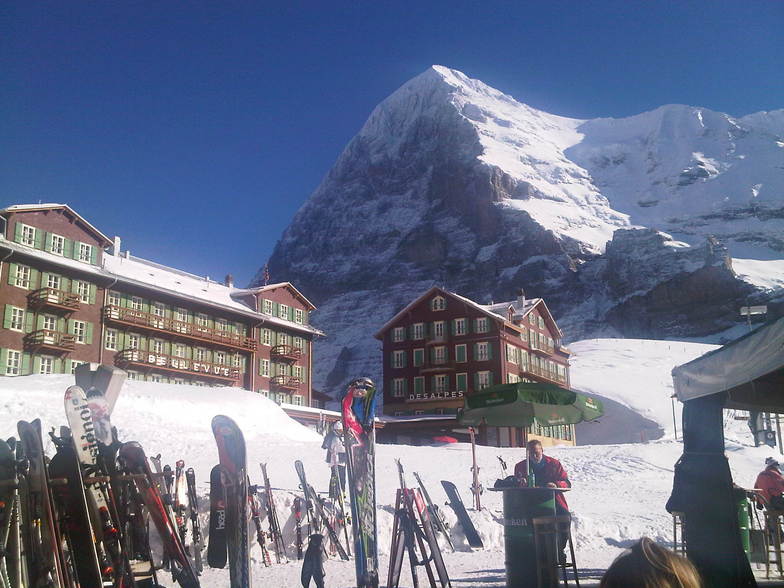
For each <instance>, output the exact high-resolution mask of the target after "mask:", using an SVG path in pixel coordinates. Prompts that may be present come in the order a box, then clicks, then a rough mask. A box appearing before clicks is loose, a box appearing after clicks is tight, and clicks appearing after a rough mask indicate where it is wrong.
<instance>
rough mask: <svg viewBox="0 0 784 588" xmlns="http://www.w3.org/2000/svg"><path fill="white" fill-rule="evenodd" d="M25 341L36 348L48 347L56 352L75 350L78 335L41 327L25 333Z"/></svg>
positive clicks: (27, 344)
mask: <svg viewBox="0 0 784 588" xmlns="http://www.w3.org/2000/svg"><path fill="white" fill-rule="evenodd" d="M24 343H25V345H26V346H27V347H30V348H34V349H47V350H50V351H55V352H62V351H73V349H74V346H75V345H76V336H74V335H69V334H68V333H61V332H59V331H51V330H49V329H40V330H38V331H33V332H32V333H28V334H27V335H25V338H24Z"/></svg>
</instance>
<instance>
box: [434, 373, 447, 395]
mask: <svg viewBox="0 0 784 588" xmlns="http://www.w3.org/2000/svg"><path fill="white" fill-rule="evenodd" d="M448 391H449V376H447V375H446V374H437V375H435V376H433V392H439V393H442V392H448Z"/></svg>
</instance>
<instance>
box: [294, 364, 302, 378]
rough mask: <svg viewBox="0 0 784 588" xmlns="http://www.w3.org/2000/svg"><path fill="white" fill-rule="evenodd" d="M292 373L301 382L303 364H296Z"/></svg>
mask: <svg viewBox="0 0 784 588" xmlns="http://www.w3.org/2000/svg"><path fill="white" fill-rule="evenodd" d="M292 375H293V376H294V377H295V378H298V379H299V381H300V382H301V381H302V366H301V365H295V366H294V370H293V374H292Z"/></svg>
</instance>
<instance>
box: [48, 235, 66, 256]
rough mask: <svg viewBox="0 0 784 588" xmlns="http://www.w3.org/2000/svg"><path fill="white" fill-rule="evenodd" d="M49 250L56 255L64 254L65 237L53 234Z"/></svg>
mask: <svg viewBox="0 0 784 588" xmlns="http://www.w3.org/2000/svg"><path fill="white" fill-rule="evenodd" d="M49 252H50V253H54V254H55V255H62V254H63V253H64V252H65V237H61V236H60V235H55V234H52V242H51V244H50V245H49Z"/></svg>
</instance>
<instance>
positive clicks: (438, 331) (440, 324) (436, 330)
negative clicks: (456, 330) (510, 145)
mask: <svg viewBox="0 0 784 588" xmlns="http://www.w3.org/2000/svg"><path fill="white" fill-rule="evenodd" d="M445 332H446V321H433V338H434V339H443V338H444V333H445Z"/></svg>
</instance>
